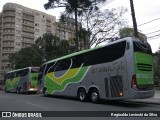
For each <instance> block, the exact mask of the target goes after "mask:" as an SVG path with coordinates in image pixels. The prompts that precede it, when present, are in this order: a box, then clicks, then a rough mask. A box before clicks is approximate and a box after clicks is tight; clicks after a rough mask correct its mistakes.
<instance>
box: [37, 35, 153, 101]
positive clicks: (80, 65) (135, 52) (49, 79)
mask: <svg viewBox="0 0 160 120" xmlns="http://www.w3.org/2000/svg"><path fill="white" fill-rule="evenodd" d="M38 81H39V82H38V89H39V91H43V94H44V95H45V96H46V95H60V96H71V97H78V98H79V100H80V101H86V100H87V99H88V100H91V101H92V102H95V103H96V102H98V101H99V99H105V100H128V99H141V98H142V99H143V98H149V97H152V96H154V93H155V90H154V85H153V57H152V51H151V47H150V45H149V44H148V43H146V42H142V41H140V40H138V39H137V38H132V37H127V38H123V39H119V40H117V41H114V42H110V43H108V44H107V45H104V46H101V47H97V48H93V49H88V50H84V51H80V52H76V53H73V54H70V55H66V56H63V57H61V58H57V59H55V60H51V61H49V62H46V63H45V64H43V65H42V66H41V67H40V71H39V75H38Z"/></svg>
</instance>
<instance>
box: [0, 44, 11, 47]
mask: <svg viewBox="0 0 160 120" xmlns="http://www.w3.org/2000/svg"><path fill="white" fill-rule="evenodd" d="M2 47H7V48H14V44H12V45H10V44H3V45H2Z"/></svg>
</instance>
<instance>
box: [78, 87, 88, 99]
mask: <svg viewBox="0 0 160 120" xmlns="http://www.w3.org/2000/svg"><path fill="white" fill-rule="evenodd" d="M78 98H79V100H80V101H81V102H85V101H87V93H86V91H85V90H84V89H80V90H79V91H78Z"/></svg>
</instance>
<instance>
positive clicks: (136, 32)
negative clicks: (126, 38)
mask: <svg viewBox="0 0 160 120" xmlns="http://www.w3.org/2000/svg"><path fill="white" fill-rule="evenodd" d="M130 5H131V14H132V21H133V28H134V36H135V37H136V38H138V37H139V36H138V30H137V22H136V17H135V11H134V4H133V0H130Z"/></svg>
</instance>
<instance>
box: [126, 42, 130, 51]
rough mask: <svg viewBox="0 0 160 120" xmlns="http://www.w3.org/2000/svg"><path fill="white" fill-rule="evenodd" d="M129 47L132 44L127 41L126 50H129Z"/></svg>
mask: <svg viewBox="0 0 160 120" xmlns="http://www.w3.org/2000/svg"><path fill="white" fill-rule="evenodd" d="M129 48H130V44H129V42H127V43H126V50H129Z"/></svg>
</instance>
